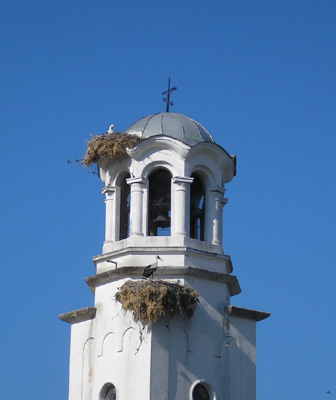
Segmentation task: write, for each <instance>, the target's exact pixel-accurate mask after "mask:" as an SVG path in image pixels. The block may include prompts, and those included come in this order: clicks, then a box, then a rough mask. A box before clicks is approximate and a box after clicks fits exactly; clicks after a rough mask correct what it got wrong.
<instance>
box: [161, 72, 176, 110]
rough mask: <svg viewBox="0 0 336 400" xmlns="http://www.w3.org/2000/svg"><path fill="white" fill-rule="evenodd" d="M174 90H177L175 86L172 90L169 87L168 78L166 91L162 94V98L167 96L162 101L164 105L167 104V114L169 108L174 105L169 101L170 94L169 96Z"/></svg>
mask: <svg viewBox="0 0 336 400" xmlns="http://www.w3.org/2000/svg"><path fill="white" fill-rule="evenodd" d="M176 89H177V86H174V87H172V88H171V87H170V78H168V90H166V91H165V92H162V96H164V95H167V97H164V98H163V101H164V102H165V103H167V105H166V112H169V106H173V105H174V103H173V102H172V101H170V94H171V92H173V91H174V90H176Z"/></svg>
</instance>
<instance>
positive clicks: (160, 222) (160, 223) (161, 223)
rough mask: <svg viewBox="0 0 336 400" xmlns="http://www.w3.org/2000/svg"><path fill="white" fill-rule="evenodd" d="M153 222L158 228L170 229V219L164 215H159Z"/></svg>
mask: <svg viewBox="0 0 336 400" xmlns="http://www.w3.org/2000/svg"><path fill="white" fill-rule="evenodd" d="M153 222H154V224H155V225H156V226H157V227H158V228H169V227H170V218H169V217H168V215H165V214H159V215H158V216H157V217H156V218H155V220H154V221H153Z"/></svg>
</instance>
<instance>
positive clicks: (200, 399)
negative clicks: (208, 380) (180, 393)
mask: <svg viewBox="0 0 336 400" xmlns="http://www.w3.org/2000/svg"><path fill="white" fill-rule="evenodd" d="M192 400H210V395H209V392H208V391H207V389H206V388H205V386H204V385H202V384H201V383H198V384H197V385H196V386H195V387H194V389H193V391H192Z"/></svg>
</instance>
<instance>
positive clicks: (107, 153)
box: [83, 133, 141, 166]
mask: <svg viewBox="0 0 336 400" xmlns="http://www.w3.org/2000/svg"><path fill="white" fill-rule="evenodd" d="M140 141H141V138H140V137H139V136H136V135H130V134H128V133H104V134H102V135H96V136H92V138H91V139H90V140H89V141H88V143H87V148H86V153H85V155H84V158H83V164H84V165H85V166H88V165H91V164H94V163H96V162H98V161H99V160H100V159H101V158H104V159H107V160H111V161H112V160H115V159H117V160H120V159H121V158H122V157H123V156H124V155H126V148H132V147H134V146H136V145H137V144H138V143H139V142H140Z"/></svg>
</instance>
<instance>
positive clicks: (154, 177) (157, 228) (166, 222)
mask: <svg viewBox="0 0 336 400" xmlns="http://www.w3.org/2000/svg"><path fill="white" fill-rule="evenodd" d="M171 180H172V174H171V172H170V171H169V170H168V169H167V168H162V167H161V168H157V169H155V170H154V171H152V172H151V174H150V175H149V177H148V213H147V215H148V221H147V225H148V234H149V235H150V236H170V227H171Z"/></svg>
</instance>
